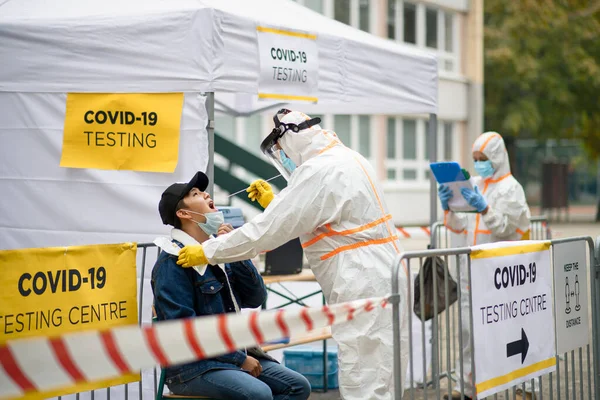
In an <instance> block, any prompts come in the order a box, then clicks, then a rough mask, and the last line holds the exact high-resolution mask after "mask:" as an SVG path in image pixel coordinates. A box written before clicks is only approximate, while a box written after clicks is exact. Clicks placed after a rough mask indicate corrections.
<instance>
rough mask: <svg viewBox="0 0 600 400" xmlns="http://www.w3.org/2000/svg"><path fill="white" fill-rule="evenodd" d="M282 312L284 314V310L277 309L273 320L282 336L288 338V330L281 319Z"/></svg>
mask: <svg viewBox="0 0 600 400" xmlns="http://www.w3.org/2000/svg"><path fill="white" fill-rule="evenodd" d="M283 314H285V311H284V310H279V311H277V316H276V317H275V320H276V321H277V326H278V327H279V330H280V331H281V333H283V337H286V338H289V337H290V330H289V328H288V326H287V324H286V323H285V320H284V319H283Z"/></svg>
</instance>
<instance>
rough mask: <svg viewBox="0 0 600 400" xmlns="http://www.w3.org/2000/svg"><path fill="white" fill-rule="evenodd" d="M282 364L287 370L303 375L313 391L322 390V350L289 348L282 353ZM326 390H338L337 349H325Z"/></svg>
mask: <svg viewBox="0 0 600 400" xmlns="http://www.w3.org/2000/svg"><path fill="white" fill-rule="evenodd" d="M283 362H284V365H285V366H286V367H288V368H289V369H291V370H293V371H296V372H299V373H301V374H302V375H304V376H305V377H306V379H308V381H309V382H310V385H311V386H312V388H313V389H323V348H320V349H319V348H318V347H313V346H306V345H305V346H294V347H290V348H288V349H285V350H284V351H283ZM327 388H328V389H337V388H338V363H337V347H332V348H327Z"/></svg>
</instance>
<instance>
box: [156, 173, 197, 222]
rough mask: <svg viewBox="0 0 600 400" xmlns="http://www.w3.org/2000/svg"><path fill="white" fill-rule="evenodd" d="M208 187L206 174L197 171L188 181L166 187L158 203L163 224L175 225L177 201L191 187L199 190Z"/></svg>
mask: <svg viewBox="0 0 600 400" xmlns="http://www.w3.org/2000/svg"><path fill="white" fill-rule="evenodd" d="M207 187H208V176H206V175H205V174H204V172H201V171H198V172H196V175H194V177H193V178H192V179H191V180H190V181H189V182H188V183H174V184H172V185H171V186H169V187H168V188H167V190H165V191H164V192H163V194H162V196H161V197H160V202H159V203H158V212H159V213H160V217H161V218H162V222H163V224H165V225H173V226H175V221H176V218H177V217H176V216H175V212H176V211H177V210H176V208H177V203H179V201H180V200H181V199H183V198H184V197H185V196H186V195H187V194H188V193H189V192H190V190H192V188H198V189H200V191H202V192H204V191H206V188H207Z"/></svg>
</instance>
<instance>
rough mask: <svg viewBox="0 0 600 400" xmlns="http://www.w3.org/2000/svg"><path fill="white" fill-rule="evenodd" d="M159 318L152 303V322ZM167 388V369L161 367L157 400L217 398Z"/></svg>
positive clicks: (211, 399) (208, 399) (209, 399)
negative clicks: (165, 392) (172, 390)
mask: <svg viewBox="0 0 600 400" xmlns="http://www.w3.org/2000/svg"><path fill="white" fill-rule="evenodd" d="M157 320H158V319H157V318H156V311H155V310H154V304H153V305H152V323H155V322H156V321H157ZM164 389H165V370H164V369H162V368H161V369H160V379H159V380H158V388H157V391H156V400H163V399H204V400H217V399H215V398H214V397H207V396H182V395H178V394H172V393H169V394H164V395H163V391H164Z"/></svg>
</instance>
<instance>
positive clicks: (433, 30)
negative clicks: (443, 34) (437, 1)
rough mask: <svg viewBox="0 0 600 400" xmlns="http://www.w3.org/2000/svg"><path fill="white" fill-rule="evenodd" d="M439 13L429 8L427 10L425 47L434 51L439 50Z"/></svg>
mask: <svg viewBox="0 0 600 400" xmlns="http://www.w3.org/2000/svg"><path fill="white" fill-rule="evenodd" d="M437 36H438V12H437V10H434V9H431V8H427V9H426V10H425V45H426V46H427V47H430V48H432V49H437V48H438V37H437Z"/></svg>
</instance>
